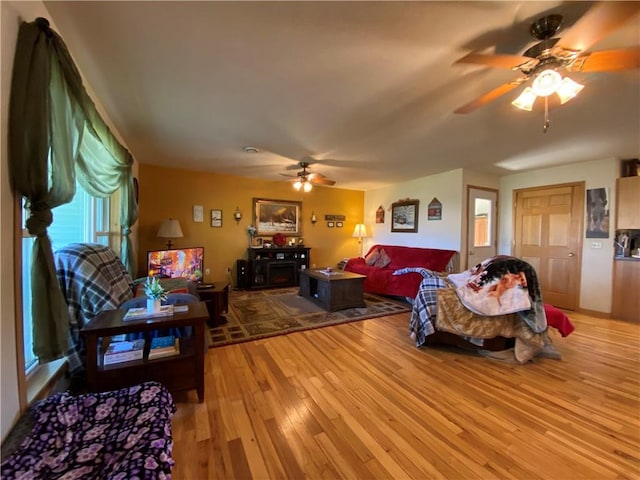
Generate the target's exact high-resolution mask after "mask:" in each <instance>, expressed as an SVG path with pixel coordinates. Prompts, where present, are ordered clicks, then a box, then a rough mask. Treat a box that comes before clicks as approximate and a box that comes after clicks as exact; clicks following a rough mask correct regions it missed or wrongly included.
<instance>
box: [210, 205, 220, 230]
mask: <svg viewBox="0 0 640 480" xmlns="http://www.w3.org/2000/svg"><path fill="white" fill-rule="evenodd" d="M211 226H212V227H218V228H219V227H222V210H221V209H218V208H214V209H213V210H211Z"/></svg>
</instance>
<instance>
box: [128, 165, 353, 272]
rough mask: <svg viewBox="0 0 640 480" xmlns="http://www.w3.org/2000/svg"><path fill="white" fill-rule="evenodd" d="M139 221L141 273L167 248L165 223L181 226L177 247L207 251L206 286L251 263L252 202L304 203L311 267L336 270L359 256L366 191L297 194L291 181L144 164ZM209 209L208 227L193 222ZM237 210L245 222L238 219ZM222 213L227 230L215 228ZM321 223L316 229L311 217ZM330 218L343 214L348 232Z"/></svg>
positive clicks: (320, 190) (304, 235) (304, 233)
mask: <svg viewBox="0 0 640 480" xmlns="http://www.w3.org/2000/svg"><path fill="white" fill-rule="evenodd" d="M138 173H139V183H140V201H139V207H140V216H139V219H138V223H137V225H136V227H135V229H136V230H137V233H138V273H139V276H142V275H144V273H145V268H146V253H147V251H148V250H155V249H161V248H164V247H166V241H165V240H163V239H160V238H158V237H157V236H156V234H157V232H158V228H159V226H160V223H161V222H162V221H163V220H164V219H166V218H176V219H178V220H179V221H180V225H181V226H182V231H183V233H184V237H183V238H179V239H176V240H175V241H174V242H173V243H174V246H175V247H190V246H202V247H204V248H205V254H204V257H205V258H204V261H205V270H206V269H207V268H208V269H210V271H211V273H210V275H206V274H205V278H204V281H205V282H214V281H216V280H221V279H224V278H226V273H225V272H226V268H227V267H230V268H232V271H233V283H234V284H235V265H236V260H237V259H239V258H244V259H246V258H247V252H246V250H247V247H248V246H249V237H248V234H247V227H248V226H249V225H251V224H252V223H253V215H252V211H253V198H254V197H256V198H265V199H275V200H289V201H302V220H303V221H302V238H303V239H304V244H305V246H307V247H311V253H310V263H311V264H312V265H314V264H315V265H316V266H317V267H326V266H335V265H336V263H337V262H339V261H340V260H341V259H343V258H345V257H354V256H357V255H358V244H357V241H356V239H355V238H353V237H352V236H351V235H352V234H353V229H354V226H355V224H356V223H361V222H362V220H363V208H364V192H361V191H356V190H344V189H340V188H335V187H318V186H316V187H314V188H313V190H312V191H311V192H309V193H299V192H296V191H295V190H293V187H292V184H291V183H290V182H287V181H279V182H277V181H274V182H271V181H264V180H256V179H252V178H245V177H236V176H230V175H217V174H213V173H207V172H195V171H191V170H183V169H176V168H165V167H158V166H153V165H142V164H141V165H140V168H139V172H138ZM194 205H202V206H203V207H204V222H203V223H196V222H194V221H193V206H194ZM236 206H237V207H239V208H240V211H241V212H242V214H243V218H242V220H241V221H240V223H239V224H238V223H236V221H235V220H234V219H233V212H234V210H235V209H236ZM214 208H215V209H222V228H214V227H211V221H210V216H211V213H210V212H211V209H214ZM312 211H313V212H315V214H316V216H317V218H318V222H317V223H316V224H315V226H313V225H312V224H311V221H310V218H311V212H312ZM325 215H344V216H345V217H346V219H345V221H344V227H343V228H328V227H327V225H326V222H325V221H324V216H325Z"/></svg>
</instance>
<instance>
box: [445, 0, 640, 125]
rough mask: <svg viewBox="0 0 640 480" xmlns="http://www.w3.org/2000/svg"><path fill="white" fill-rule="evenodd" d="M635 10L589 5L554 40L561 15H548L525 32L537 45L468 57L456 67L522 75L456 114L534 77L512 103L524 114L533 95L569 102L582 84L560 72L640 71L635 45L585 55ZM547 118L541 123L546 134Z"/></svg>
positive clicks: (627, 5)
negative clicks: (481, 67)
mask: <svg viewBox="0 0 640 480" xmlns="http://www.w3.org/2000/svg"><path fill="white" fill-rule="evenodd" d="M638 11H640V2H635V1H634V2H601V3H598V4H596V5H594V6H593V7H592V8H591V9H590V10H589V11H588V12H587V13H586V14H585V15H584V16H583V17H582V18H580V20H578V21H577V22H576V23H575V24H574V25H573V26H572V27H571V28H569V29H568V30H566V31H565V32H564V34H563V35H562V37H561V38H554V35H555V34H556V32H557V31H558V30H559V29H560V26H561V24H562V21H563V17H562V16H561V15H547V16H545V17H542V18H540V19H538V20H537V21H535V22H534V23H533V24H532V25H531V27H530V28H529V33H530V34H531V35H532V36H533V37H534V38H536V39H538V40H540V42H539V43H537V44H535V45H533V46H532V47H531V48H529V49H527V50H526V51H525V52H524V53H523V54H522V55H500V54H495V55H491V54H482V53H470V54H468V55H466V56H465V57H463V58H461V59H460V60H458V61H457V62H456V63H471V64H479V65H486V66H489V67H494V68H504V69H509V70H514V71H519V72H520V73H521V74H522V75H521V76H520V77H518V78H516V79H514V80H512V81H510V82H507V83H505V84H503V85H500V86H499V87H497V88H495V89H493V90H491V91H490V92H488V93H485V94H484V95H481V96H479V97H478V98H476V99H474V100H472V101H471V102H469V103H467V104H465V105H463V106H462V107H460V108H458V109H456V110H455V113H470V112H473V111H474V110H476V109H477V108H479V107H481V106H483V105H486V104H487V103H489V102H492V101H493V100H496V99H497V98H499V97H501V96H502V95H504V94H505V93H508V92H510V91H511V90H513V89H515V88H516V87H518V86H520V85H522V84H524V83H525V82H527V81H528V80H530V79H533V83H532V85H531V87H527V88H526V89H525V90H524V91H523V93H522V94H521V95H520V97H518V99H516V100H515V101H514V102H512V103H513V104H514V105H515V106H516V107H518V108H521V109H523V110H531V109H532V107H533V103H534V102H535V100H536V99H537V98H538V97H544V98H545V105H546V99H547V97H548V96H549V95H551V94H553V93H557V94H558V97H559V99H560V103H565V102H566V101H568V100H570V99H571V98H573V97H574V96H575V95H576V94H577V93H578V92H579V91H580V90H581V89H582V85H579V84H577V83H576V82H573V81H572V80H571V79H570V78H568V77H564V79H563V78H562V75H561V74H560V71H562V70H566V71H569V72H613V71H621V70H629V69H633V68H638V67H640V46H638V45H636V46H633V47H629V48H620V49H614V50H602V51H595V52H587V50H588V49H589V48H590V47H591V46H592V45H593V44H595V43H596V42H598V41H600V40H601V39H602V38H604V37H605V36H607V35H609V34H610V33H612V32H613V31H615V30H616V29H618V28H620V27H621V26H622V25H623V24H624V23H626V22H627V21H628V20H630V19H631V18H632V17H633V16H634V15H635V14H637V13H638ZM546 128H548V119H547V120H546V122H545V131H546Z"/></svg>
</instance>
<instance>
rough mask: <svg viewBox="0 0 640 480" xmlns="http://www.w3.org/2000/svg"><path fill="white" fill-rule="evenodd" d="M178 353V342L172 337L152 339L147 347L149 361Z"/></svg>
mask: <svg viewBox="0 0 640 480" xmlns="http://www.w3.org/2000/svg"><path fill="white" fill-rule="evenodd" d="M179 353H180V340H179V339H178V338H176V337H175V336H174V335H167V336H164V337H154V338H152V339H151V345H150V347H149V360H153V359H156V358H163V357H170V356H171V355H178V354H179Z"/></svg>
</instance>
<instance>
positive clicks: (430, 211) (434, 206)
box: [427, 197, 442, 220]
mask: <svg viewBox="0 0 640 480" xmlns="http://www.w3.org/2000/svg"><path fill="white" fill-rule="evenodd" d="M427 220H442V203H440V200H438V199H437V198H436V197H433V200H431V203H429V206H428V207H427Z"/></svg>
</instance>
